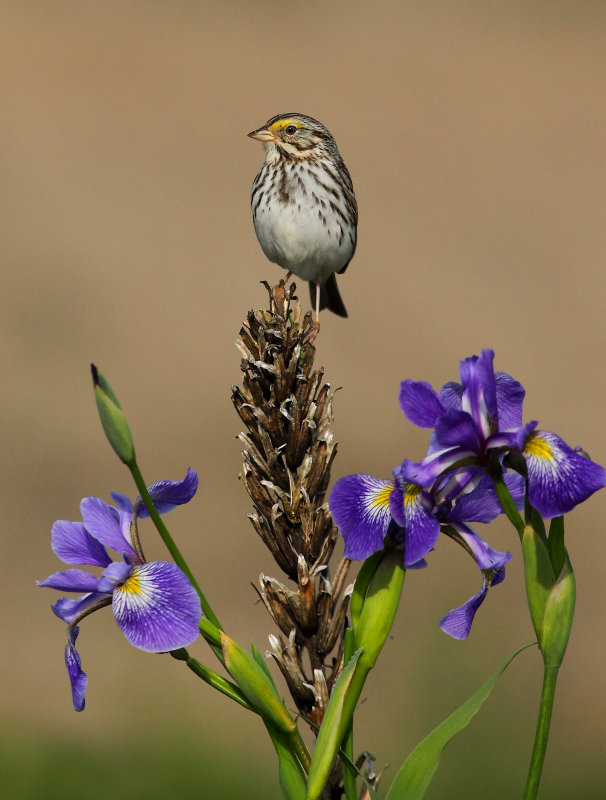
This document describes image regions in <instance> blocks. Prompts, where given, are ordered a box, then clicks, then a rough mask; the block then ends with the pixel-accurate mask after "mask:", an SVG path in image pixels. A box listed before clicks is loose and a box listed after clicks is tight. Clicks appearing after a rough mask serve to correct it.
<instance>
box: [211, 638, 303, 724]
mask: <svg viewBox="0 0 606 800" xmlns="http://www.w3.org/2000/svg"><path fill="white" fill-rule="evenodd" d="M220 636H221V648H222V650H223V661H224V663H225V666H226V668H227V670H228V672H229V674H230V675H231V676H232V678H233V679H234V680H235V681H236V683H237V684H238V686H239V687H240V689H241V690H242V692H243V694H244V695H245V697H246V699H247V700H248V702H249V703H250V704H251V706H252V707H253V708H254V709H255V711H257V712H258V713H259V714H260V715H261V716H262V717H263V718H265V719H267V720H269V721H270V722H272V723H273V724H274V725H275V726H276V728H278V730H281V731H284V732H285V733H289V734H291V733H293V731H294V730H295V729H296V727H297V726H296V723H295V721H294V720H293V718H292V717H291V716H290V714H289V713H288V711H287V710H286V706H285V705H284V703H283V702H282V700H281V699H280V697H279V696H278V694H277V693H276V690H275V688H274V686H273V683H272V681H271V678H270V677H268V675H267V673H266V672H265V670H264V669H263V668H262V667H260V666H259V665H258V664H257V662H256V661H255V660H254V658H253V657H252V656H250V655H249V654H248V653H247V652H246V650H244V649H243V648H242V647H240V645H239V644H237V643H236V642H234V641H233V639H230V638H229V636H226V635H225V634H224V633H223V632H222V631H221V633H220Z"/></svg>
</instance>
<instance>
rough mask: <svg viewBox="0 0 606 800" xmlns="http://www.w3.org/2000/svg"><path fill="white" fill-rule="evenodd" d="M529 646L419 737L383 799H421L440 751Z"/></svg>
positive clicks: (461, 728)
mask: <svg viewBox="0 0 606 800" xmlns="http://www.w3.org/2000/svg"><path fill="white" fill-rule="evenodd" d="M527 647H532V645H531V644H525V645H524V646H523V647H520V648H519V649H518V650H516V651H515V653H513V655H511V656H509V658H507V659H506V660H505V661H504V662H503V663H502V664H501V666H500V667H499V668H498V669H497V671H496V672H495V673H494V675H492V677H490V678H489V679H488V680H487V681H486V683H485V684H484V685H483V686H482V687H481V688H480V689H479V690H478V691H477V692H476V693H475V694H474V695H473V696H472V697H470V698H469V700H467V702H466V703H463V705H462V706H460V707H459V708H458V709H457V710H456V711H455V712H453V713H452V714H451V715H450V716H449V717H447V718H446V719H445V720H444V722H442V723H441V724H440V725H438V727H437V728H434V730H433V731H432V732H431V733H430V734H429V735H428V736H426V737H425V739H423V741H422V742H421V743H420V744H418V745H417V747H415V749H414V750H413V751H412V753H411V754H410V755H409V756H408V758H407V759H406V761H405V762H404V764H403V765H402V766H401V767H400V770H399V771H398V774H397V775H396V777H395V779H394V782H393V783H392V785H391V787H390V789H389V792H388V793H387V797H386V800H421V798H422V797H423V796H424V795H425V792H426V791H427V788H428V786H429V784H430V783H431V779H432V778H433V776H434V773H435V771H436V769H437V768H438V764H439V762H440V757H441V755H442V750H443V749H444V748H445V747H446V745H447V744H448V742H450V740H451V739H452V738H453V737H454V736H456V734H457V733H459V732H460V731H462V730H463V729H464V728H466V727H467V725H469V723H470V722H471V720H472V719H473V717H474V716H475V715H476V714H477V713H478V711H479V710H480V708H481V706H482V704H483V703H484V701H485V700H486V699H487V698H488V697H489V696H490V693H491V692H492V690H493V688H494V685H495V683H496V682H497V680H498V679H499V677H500V676H501V674H502V673H503V672H504V670H505V669H506V667H507V666H508V665H509V664H510V663H511V662H512V661H513V659H514V658H515V657H516V656H517V655H518V653H521V652H522V650H525V649H526V648H527Z"/></svg>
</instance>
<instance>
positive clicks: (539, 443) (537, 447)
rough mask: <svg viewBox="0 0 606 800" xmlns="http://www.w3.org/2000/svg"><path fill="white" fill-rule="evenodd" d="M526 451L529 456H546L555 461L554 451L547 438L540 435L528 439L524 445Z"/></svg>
mask: <svg viewBox="0 0 606 800" xmlns="http://www.w3.org/2000/svg"><path fill="white" fill-rule="evenodd" d="M524 452H525V453H527V454H528V455H529V456H536V457H537V458H546V459H548V460H549V461H554V460H555V459H554V456H553V451H552V449H551V447H550V446H549V445H548V444H547V442H546V441H545V439H542V438H541V437H540V436H536V435H532V436H530V437H529V439H527V441H526V444H525V445H524Z"/></svg>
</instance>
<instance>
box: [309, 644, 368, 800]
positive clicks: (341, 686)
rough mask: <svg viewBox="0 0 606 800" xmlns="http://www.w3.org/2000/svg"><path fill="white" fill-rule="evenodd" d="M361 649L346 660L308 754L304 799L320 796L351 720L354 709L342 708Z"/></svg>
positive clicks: (311, 799) (313, 798) (312, 799)
mask: <svg viewBox="0 0 606 800" xmlns="http://www.w3.org/2000/svg"><path fill="white" fill-rule="evenodd" d="M361 652H362V651H361V650H356V652H355V653H354V654H353V656H352V657H351V658H350V660H349V661H348V662H347V664H346V665H345V667H344V668H343V672H342V673H341V674H340V675H339V678H338V680H337V682H336V683H335V685H334V686H333V689H332V692H331V694H330V699H329V701H328V706H327V707H326V712H325V713H324V719H323V720H322V724H321V725H320V730H319V731H318V738H317V740H316V746H315V747H314V752H313V755H312V758H311V766H310V768H309V778H308V782H307V800H316V798H318V797H320V796H321V794H322V791H323V789H324V784H325V783H326V778H327V777H328V773H329V772H330V769H331V767H332V764H333V761H334V760H335V757H336V755H337V752H338V750H339V747H340V746H341V741H342V739H343V736H344V734H345V731H346V729H347V727H348V726H349V724H350V723H351V717H352V716H353V709H352V711H351V714H344V713H343V709H344V705H345V703H346V700H347V693H348V690H349V688H350V685H351V682H352V679H353V677H354V673H355V670H356V666H357V663H358V659H359V658H360V655H361ZM358 697H359V694H358ZM356 702H357V698H356Z"/></svg>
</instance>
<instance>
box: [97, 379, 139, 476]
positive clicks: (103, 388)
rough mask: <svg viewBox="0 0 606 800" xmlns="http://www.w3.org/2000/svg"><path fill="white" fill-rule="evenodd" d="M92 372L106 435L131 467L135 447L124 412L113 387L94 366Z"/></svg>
mask: <svg viewBox="0 0 606 800" xmlns="http://www.w3.org/2000/svg"><path fill="white" fill-rule="evenodd" d="M91 372H92V375H93V384H94V387H95V400H96V401H97V410H98V411H99V418H100V419H101V425H102V426H103V430H104V431H105V435H106V436H107V438H108V441H109V443H110V444H111V446H112V447H113V448H114V450H115V451H116V453H117V455H118V458H119V459H120V460H121V461H123V462H124V463H125V464H126V465H128V466H130V465H131V464H133V463H134V461H135V445H134V443H133V437H132V435H131V432H130V428H129V427H128V422H127V421H126V417H125V416H124V412H123V411H122V408H121V407H120V403H119V402H118V398H117V397H116V395H115V394H114V392H113V389H112V387H111V386H110V385H109V383H108V382H107V380H106V379H105V376H104V375H103V374H102V373H101V372H99V370H98V369H97V367H96V366H95V365H94V364H91Z"/></svg>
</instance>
